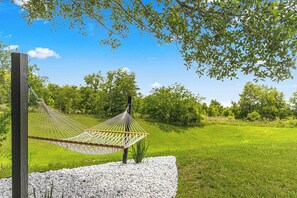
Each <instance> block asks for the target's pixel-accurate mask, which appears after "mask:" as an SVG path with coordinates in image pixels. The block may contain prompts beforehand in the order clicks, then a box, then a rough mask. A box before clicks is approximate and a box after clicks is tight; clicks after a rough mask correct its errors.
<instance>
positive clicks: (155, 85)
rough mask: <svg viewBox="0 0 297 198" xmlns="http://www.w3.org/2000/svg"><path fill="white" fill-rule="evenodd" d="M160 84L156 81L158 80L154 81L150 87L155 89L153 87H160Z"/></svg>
mask: <svg viewBox="0 0 297 198" xmlns="http://www.w3.org/2000/svg"><path fill="white" fill-rule="evenodd" d="M161 86H162V85H161V84H160V83H158V82H154V83H153V84H152V87H153V88H154V89H155V88H160V87H161Z"/></svg>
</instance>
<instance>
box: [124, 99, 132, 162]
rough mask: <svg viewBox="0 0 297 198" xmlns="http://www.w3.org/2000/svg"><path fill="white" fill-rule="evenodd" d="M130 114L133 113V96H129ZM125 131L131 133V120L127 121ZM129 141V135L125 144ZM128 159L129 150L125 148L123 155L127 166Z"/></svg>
mask: <svg viewBox="0 0 297 198" xmlns="http://www.w3.org/2000/svg"><path fill="white" fill-rule="evenodd" d="M128 113H129V114H130V115H131V113H132V97H131V96H128ZM125 131H130V119H127V121H126V127H125ZM128 141H129V135H128V134H126V137H125V144H126V142H128ZM127 158H128V148H125V149H124V154H123V163H124V164H127Z"/></svg>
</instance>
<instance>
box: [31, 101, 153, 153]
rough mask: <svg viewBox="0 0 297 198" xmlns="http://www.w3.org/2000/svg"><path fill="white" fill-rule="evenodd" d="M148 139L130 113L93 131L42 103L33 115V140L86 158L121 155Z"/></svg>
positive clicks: (112, 119) (100, 125) (118, 116)
mask: <svg viewBox="0 0 297 198" xmlns="http://www.w3.org/2000/svg"><path fill="white" fill-rule="evenodd" d="M147 135H148V133H146V132H145V130H144V129H143V128H142V127H141V126H140V125H139V124H138V123H137V122H136V121H135V120H134V119H133V118H132V117H131V116H130V115H129V113H127V111H124V112H123V113H121V114H119V115H117V116H115V117H113V118H111V119H109V120H106V121H105V122H103V123H101V124H98V125H96V126H94V127H91V128H87V127H85V126H83V125H82V124H80V123H78V122H76V121H74V120H72V119H70V118H69V117H67V116H65V115H63V114H62V113H60V112H58V111H56V110H54V109H52V108H50V107H49V106H47V105H46V104H45V103H44V102H43V101H42V100H41V101H40V102H39V108H37V110H36V111H35V112H33V113H30V114H29V138H31V139H36V140H42V141H47V142H50V143H53V144H56V145H59V146H62V147H64V148H66V149H69V150H72V151H75V152H79V153H84V154H94V155H102V154H109V153H113V152H117V151H120V150H123V149H125V148H127V147H129V146H131V145H133V144H135V143H136V142H138V141H139V140H141V139H142V138H144V137H146V136H147Z"/></svg>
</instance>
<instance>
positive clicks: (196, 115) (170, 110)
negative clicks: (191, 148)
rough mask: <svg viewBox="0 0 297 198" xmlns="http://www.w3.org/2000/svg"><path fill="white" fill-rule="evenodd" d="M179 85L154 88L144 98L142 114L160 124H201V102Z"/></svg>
mask: <svg viewBox="0 0 297 198" xmlns="http://www.w3.org/2000/svg"><path fill="white" fill-rule="evenodd" d="M202 99H203V98H202V97H199V96H195V95H194V94H193V93H192V92H190V91H189V90H187V89H186V88H185V87H184V86H182V85H180V84H177V83H176V84H174V85H172V86H169V87H161V88H155V89H153V90H152V94H151V95H149V96H147V97H145V98H144V100H143V105H142V113H143V114H144V115H148V116H149V117H150V118H152V119H156V120H158V121H160V122H165V123H170V124H175V125H181V126H195V125H199V124H201V121H202V116H201V110H202V105H201V100H202Z"/></svg>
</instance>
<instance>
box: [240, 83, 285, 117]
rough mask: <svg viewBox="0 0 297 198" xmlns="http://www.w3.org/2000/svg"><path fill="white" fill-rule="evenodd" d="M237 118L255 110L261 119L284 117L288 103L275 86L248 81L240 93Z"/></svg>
mask: <svg viewBox="0 0 297 198" xmlns="http://www.w3.org/2000/svg"><path fill="white" fill-rule="evenodd" d="M238 107H239V115H238V117H239V118H243V119H244V118H247V115H248V114H249V113H252V112H253V111H257V112H258V113H259V114H260V115H261V117H262V118H263V119H268V120H274V119H276V118H281V119H282V118H285V117H286V113H285V111H287V110H288V105H287V104H286V102H285V99H284V94H283V93H282V92H280V91H278V90H277V89H276V88H273V87H267V86H264V85H257V84H252V83H250V82H248V83H247V84H246V85H245V86H244V89H243V92H242V94H240V100H239V102H238Z"/></svg>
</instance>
